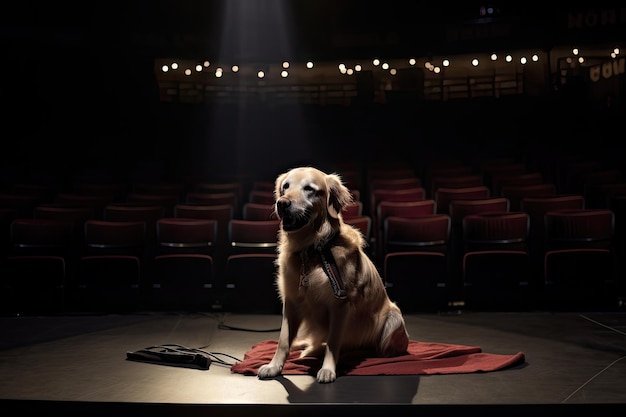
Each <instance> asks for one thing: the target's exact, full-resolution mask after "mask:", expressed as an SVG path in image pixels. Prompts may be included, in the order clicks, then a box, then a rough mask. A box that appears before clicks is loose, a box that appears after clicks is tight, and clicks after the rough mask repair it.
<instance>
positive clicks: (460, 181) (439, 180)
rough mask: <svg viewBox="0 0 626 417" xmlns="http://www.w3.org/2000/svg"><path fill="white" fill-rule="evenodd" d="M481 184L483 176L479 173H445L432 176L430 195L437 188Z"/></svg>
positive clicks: (432, 194)
mask: <svg viewBox="0 0 626 417" xmlns="http://www.w3.org/2000/svg"><path fill="white" fill-rule="evenodd" d="M481 185H484V184H483V177H482V175H480V174H475V173H467V174H461V175H445V176H438V177H434V178H432V180H431V181H430V190H431V194H430V195H431V197H432V196H434V195H435V192H436V191H437V190H438V189H439V188H466V187H477V186H481Z"/></svg>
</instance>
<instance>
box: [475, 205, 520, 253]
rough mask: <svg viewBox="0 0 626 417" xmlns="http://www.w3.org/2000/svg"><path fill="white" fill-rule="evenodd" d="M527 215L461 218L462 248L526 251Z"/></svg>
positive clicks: (482, 214) (495, 213) (514, 213)
mask: <svg viewBox="0 0 626 417" xmlns="http://www.w3.org/2000/svg"><path fill="white" fill-rule="evenodd" d="M529 224H530V219H529V217H528V213H526V212H523V211H517V212H507V211H503V212H486V213H474V214H469V215H467V216H465V217H464V218H463V248H464V250H465V252H469V251H477V250H524V251H525V250H527V239H528V228H529Z"/></svg>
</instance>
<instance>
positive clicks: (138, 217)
mask: <svg viewBox="0 0 626 417" xmlns="http://www.w3.org/2000/svg"><path fill="white" fill-rule="evenodd" d="M102 216H103V219H104V220H111V221H145V222H148V223H151V224H154V223H155V222H156V221H157V220H158V219H160V218H161V217H164V216H165V207H163V206H161V205H158V204H157V205H155V204H146V203H142V202H138V203H132V202H129V203H110V204H107V205H106V206H105V207H104V209H103V214H102Z"/></svg>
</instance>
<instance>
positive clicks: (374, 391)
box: [276, 375, 419, 404]
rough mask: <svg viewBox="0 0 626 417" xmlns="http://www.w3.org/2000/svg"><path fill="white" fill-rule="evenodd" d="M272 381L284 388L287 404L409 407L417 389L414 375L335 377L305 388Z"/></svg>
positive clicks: (282, 377)
mask: <svg viewBox="0 0 626 417" xmlns="http://www.w3.org/2000/svg"><path fill="white" fill-rule="evenodd" d="M302 377H303V378H305V377H304V376H302ZM276 381H278V382H280V383H281V384H282V385H283V386H284V387H285V390H286V391H287V393H288V394H289V396H288V400H289V402H290V403H350V404H352V403H395V404H411V403H412V401H413V398H414V397H415V395H416V394H417V389H418V387H419V376H418V375H400V376H389V375H371V376H370V375H368V376H339V377H338V378H337V380H336V381H335V382H333V383H330V384H320V383H318V382H317V381H315V380H313V381H312V382H311V384H310V385H309V386H308V387H306V388H305V389H302V388H300V387H298V386H297V385H296V384H294V382H293V381H291V380H290V379H289V378H286V377H284V376H280V377H277V378H276Z"/></svg>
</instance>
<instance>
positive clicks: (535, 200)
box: [520, 193, 585, 255]
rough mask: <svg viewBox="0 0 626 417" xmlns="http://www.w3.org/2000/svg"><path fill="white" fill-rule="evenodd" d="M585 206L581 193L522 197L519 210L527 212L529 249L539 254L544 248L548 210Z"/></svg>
mask: <svg viewBox="0 0 626 417" xmlns="http://www.w3.org/2000/svg"><path fill="white" fill-rule="evenodd" d="M581 208H585V199H584V197H583V196H582V195H581V194H559V193H557V194H554V195H548V196H537V197H524V198H522V200H521V202H520V210H522V211H524V212H526V213H528V216H529V218H530V227H529V232H528V241H529V245H530V249H531V250H532V251H534V252H535V253H536V254H538V255H541V254H542V253H543V251H544V250H545V237H546V235H545V214H546V213H547V212H549V211H556V210H565V209H581Z"/></svg>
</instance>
